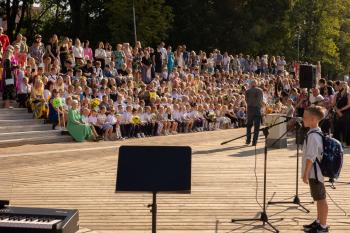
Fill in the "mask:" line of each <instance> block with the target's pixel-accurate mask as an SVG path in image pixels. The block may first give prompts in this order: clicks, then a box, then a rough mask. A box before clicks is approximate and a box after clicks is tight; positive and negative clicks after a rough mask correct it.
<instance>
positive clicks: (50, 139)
mask: <svg viewBox="0 0 350 233" xmlns="http://www.w3.org/2000/svg"><path fill="white" fill-rule="evenodd" d="M72 141H73V139H72V137H71V136H68V135H67V136H62V135H59V136H57V135H53V136H42V137H32V138H18V139H9V140H0V148H4V147H14V146H23V145H29V144H32V145H37V144H54V143H63V142H72ZM0 157H1V155H0Z"/></svg>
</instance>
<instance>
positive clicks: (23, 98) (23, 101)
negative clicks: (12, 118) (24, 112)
mask: <svg viewBox="0 0 350 233" xmlns="http://www.w3.org/2000/svg"><path fill="white" fill-rule="evenodd" d="M27 99H28V94H27V93H19V94H17V102H18V107H20V108H25V107H27V106H26V105H27Z"/></svg>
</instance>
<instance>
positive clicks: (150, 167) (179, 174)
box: [116, 146, 192, 233]
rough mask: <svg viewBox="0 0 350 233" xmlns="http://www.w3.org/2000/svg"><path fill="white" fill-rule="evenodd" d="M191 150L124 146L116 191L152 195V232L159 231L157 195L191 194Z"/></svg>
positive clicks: (121, 149) (120, 158)
mask: <svg viewBox="0 0 350 233" xmlns="http://www.w3.org/2000/svg"><path fill="white" fill-rule="evenodd" d="M191 160H192V151H191V148H190V147H180V146H121V147H120V148H119V158H118V171H117V182H116V192H151V193H152V194H153V198H152V199H153V203H152V204H150V205H148V207H149V208H151V213H152V233H156V232H157V193H159V192H166V193H191Z"/></svg>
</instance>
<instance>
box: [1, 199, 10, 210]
mask: <svg viewBox="0 0 350 233" xmlns="http://www.w3.org/2000/svg"><path fill="white" fill-rule="evenodd" d="M8 205H10V201H8V200H0V209H3V208H5V206H8Z"/></svg>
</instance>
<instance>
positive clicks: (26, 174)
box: [0, 129, 350, 233]
mask: <svg viewBox="0 0 350 233" xmlns="http://www.w3.org/2000/svg"><path fill="white" fill-rule="evenodd" d="M242 133H244V130H242V129H239V130H225V131H215V132H210V133H209V132H206V133H193V134H186V135H176V136H167V137H155V138H145V139H138V140H129V141H125V142H100V143H66V144H57V145H26V146H20V147H14V148H2V149H0V158H1V163H0V199H10V200H11V204H12V205H17V206H31V207H51V208H77V209H79V210H80V226H81V231H80V232H86V233H87V232H89V233H93V232H98V233H112V232H113V233H114V232H116V233H143V232H147V233H148V232H151V231H150V229H151V213H150V212H149V209H148V208H147V205H148V204H149V203H151V194H126V193H123V194H116V193H115V192H114V190H115V180H116V164H117V156H118V147H119V146H120V145H126V144H135V145H139V144H140V145H141V144H142V145H189V146H191V147H192V150H193V164H192V170H193V172H192V193H191V194H185V195H183V194H179V195H175V194H159V195H158V232H159V233H175V232H176V233H190V232H191V233H192V232H193V233H197V232H198V233H209V232H210V233H216V232H217V233H231V232H232V233H234V232H270V231H269V228H268V227H267V228H266V229H264V228H262V227H261V225H260V222H247V223H244V224H234V223H231V218H247V217H248V218H250V217H254V216H257V214H258V212H259V211H260V210H261V209H260V207H259V205H258V204H257V202H256V199H255V195H256V193H255V190H256V181H255V176H254V164H255V156H254V147H245V146H244V145H243V143H244V140H238V141H235V142H233V143H231V144H228V145H225V146H221V145H220V142H222V141H225V140H227V139H231V138H234V137H236V136H239V135H241V134H242ZM261 141H262V140H261ZM262 146H263V143H262V142H261V143H259V144H258V147H257V153H258V155H257V157H256V159H257V160H256V162H257V177H258V201H259V202H260V203H261V204H262V194H263V192H262V191H263V189H262V187H263V186H262V185H263V179H262V178H263V150H262ZM295 156H296V150H295V146H294V144H293V141H292V140H290V145H289V147H288V148H287V149H280V150H270V151H269V157H268V180H267V187H268V189H267V190H268V191H267V197H268V200H271V199H273V200H275V201H277V200H292V198H293V196H294V194H295V176H296V173H295V169H296V158H295ZM349 156H350V155H349V149H347V151H346V155H345V164H344V168H343V171H342V174H341V179H340V181H344V182H350V160H349V159H348V157H349ZM300 181H301V180H300ZM328 192H329V194H330V195H331V197H332V198H333V199H334V201H335V202H336V203H338V204H339V205H340V207H341V208H343V209H344V211H346V212H347V213H350V185H341V184H339V185H338V186H337V189H335V190H333V189H330V188H328ZM300 198H301V200H302V201H307V202H310V201H311V198H310V195H309V192H308V187H307V186H306V185H304V184H302V182H300ZM306 206H307V208H309V209H310V210H311V213H310V214H306V213H304V212H303V211H301V210H299V209H296V208H295V206H294V205H278V206H277V205H269V206H268V209H267V211H268V214H269V215H270V216H272V217H271V219H272V218H284V219H283V220H280V221H278V220H276V221H275V220H272V222H273V224H274V225H275V226H277V227H278V228H279V229H280V231H281V232H282V233H284V232H286V233H289V232H293V233H294V232H301V226H302V225H303V224H305V223H309V222H311V221H312V220H313V219H314V217H315V211H316V209H315V206H314V205H313V204H307V205H306ZM329 207H330V214H329V224H330V226H331V232H332V233H335V232H338V233H346V232H350V218H349V216H345V215H344V213H343V212H342V211H341V210H339V209H338V208H337V207H336V206H335V204H334V203H332V202H331V201H330V200H329Z"/></svg>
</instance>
